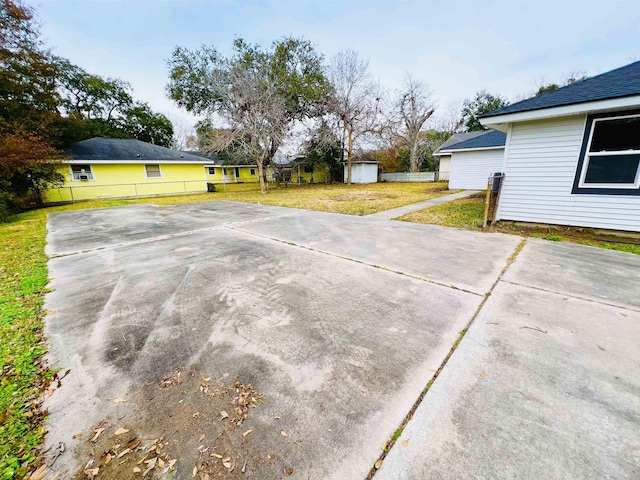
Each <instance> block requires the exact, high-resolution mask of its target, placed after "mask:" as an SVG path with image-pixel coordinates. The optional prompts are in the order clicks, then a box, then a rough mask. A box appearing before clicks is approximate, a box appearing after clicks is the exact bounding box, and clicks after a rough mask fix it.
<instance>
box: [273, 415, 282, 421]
mask: <svg viewBox="0 0 640 480" xmlns="http://www.w3.org/2000/svg"><path fill="white" fill-rule="evenodd" d="M273 418H275V419H276V420H280V418H281V417H280V415H276V416H275V417H273Z"/></svg>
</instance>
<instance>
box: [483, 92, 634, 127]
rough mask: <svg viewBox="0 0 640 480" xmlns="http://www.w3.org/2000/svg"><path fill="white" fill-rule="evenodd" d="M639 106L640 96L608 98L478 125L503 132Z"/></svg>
mask: <svg viewBox="0 0 640 480" xmlns="http://www.w3.org/2000/svg"><path fill="white" fill-rule="evenodd" d="M638 106H640V95H634V96H632V97H622V98H610V99H607V100H597V101H594V102H584V103H578V104H573V105H565V106H562V107H550V108H541V109H538V110H529V111H527V112H516V113H505V114H503V115H496V116H493V117H486V118H480V119H479V120H480V123H481V124H482V125H484V126H485V127H490V128H493V129H496V130H502V131H504V130H503V128H506V126H505V125H506V124H507V123H511V122H525V121H528V120H539V119H543V118H554V117H567V116H571V115H581V114H585V113H594V112H600V111H606V110H622V109H629V108H635V107H638Z"/></svg>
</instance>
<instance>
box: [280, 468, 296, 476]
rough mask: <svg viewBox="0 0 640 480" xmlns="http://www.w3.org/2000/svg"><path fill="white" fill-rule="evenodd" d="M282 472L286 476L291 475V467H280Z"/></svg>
mask: <svg viewBox="0 0 640 480" xmlns="http://www.w3.org/2000/svg"><path fill="white" fill-rule="evenodd" d="M282 472H283V473H284V474H285V475H286V476H287V477H288V476H289V475H293V468H291V467H284V468H283V469H282Z"/></svg>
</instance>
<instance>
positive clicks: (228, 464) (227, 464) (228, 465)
mask: <svg viewBox="0 0 640 480" xmlns="http://www.w3.org/2000/svg"><path fill="white" fill-rule="evenodd" d="M222 465H224V467H225V468H228V469H230V468H231V466H232V464H231V462H225V461H224V460H223V461H222Z"/></svg>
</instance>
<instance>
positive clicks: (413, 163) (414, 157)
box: [409, 138, 420, 172]
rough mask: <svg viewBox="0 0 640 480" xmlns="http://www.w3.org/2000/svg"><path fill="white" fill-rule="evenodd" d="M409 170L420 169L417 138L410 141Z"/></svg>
mask: <svg viewBox="0 0 640 480" xmlns="http://www.w3.org/2000/svg"><path fill="white" fill-rule="evenodd" d="M409 171H410V172H419V171H420V165H419V157H418V139H417V138H416V139H415V140H414V141H413V142H411V152H410V153H409Z"/></svg>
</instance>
